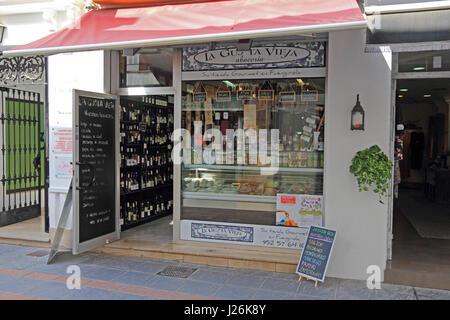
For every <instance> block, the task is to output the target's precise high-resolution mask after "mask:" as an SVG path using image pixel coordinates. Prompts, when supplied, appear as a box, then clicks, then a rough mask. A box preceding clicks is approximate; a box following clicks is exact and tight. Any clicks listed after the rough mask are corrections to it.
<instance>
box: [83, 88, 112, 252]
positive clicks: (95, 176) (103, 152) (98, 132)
mask: <svg viewBox="0 0 450 320" xmlns="http://www.w3.org/2000/svg"><path fill="white" fill-rule="evenodd" d="M78 103H79V104H78V105H79V111H78V112H79V113H78V114H79V115H78V124H79V127H78V128H77V129H78V134H79V139H78V144H79V145H78V154H79V156H78V159H79V161H78V163H77V164H76V165H77V166H79V183H78V186H76V187H77V190H79V198H78V209H79V210H78V211H79V220H78V221H79V229H78V230H79V242H80V243H82V242H85V241H88V240H92V239H94V238H97V237H101V236H103V235H107V234H110V233H112V232H114V231H115V228H116V221H115V220H116V201H115V196H116V193H115V190H116V179H115V176H116V169H115V158H116V150H115V121H116V119H115V100H113V99H104V98H94V97H85V96H79V101H78Z"/></svg>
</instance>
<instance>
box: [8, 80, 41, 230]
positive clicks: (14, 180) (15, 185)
mask: <svg viewBox="0 0 450 320" xmlns="http://www.w3.org/2000/svg"><path fill="white" fill-rule="evenodd" d="M0 112H1V116H0V120H1V130H0V135H1V138H0V143H1V146H2V147H1V153H2V155H1V159H0V160H1V161H0V174H1V180H0V181H1V185H0V188H1V190H0V208H1V212H0V226H4V225H8V224H12V223H16V222H20V221H24V220H28V219H31V218H34V217H38V216H40V215H41V190H42V188H43V187H44V182H43V180H42V176H43V174H42V173H41V171H42V168H43V160H44V158H45V156H44V155H43V152H44V151H43V149H44V133H43V128H42V127H41V123H42V121H41V118H42V116H43V104H42V102H41V97H40V94H39V93H35V92H29V91H23V90H18V89H12V88H3V87H0ZM41 154H42V156H41Z"/></svg>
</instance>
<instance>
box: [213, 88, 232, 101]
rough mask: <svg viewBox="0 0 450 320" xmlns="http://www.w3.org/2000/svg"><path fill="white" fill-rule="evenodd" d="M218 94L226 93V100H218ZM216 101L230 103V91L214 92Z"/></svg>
mask: <svg viewBox="0 0 450 320" xmlns="http://www.w3.org/2000/svg"><path fill="white" fill-rule="evenodd" d="M220 93H226V94H227V96H228V97H227V99H222V98H219V95H220ZM216 101H217V102H231V91H230V90H217V91H216Z"/></svg>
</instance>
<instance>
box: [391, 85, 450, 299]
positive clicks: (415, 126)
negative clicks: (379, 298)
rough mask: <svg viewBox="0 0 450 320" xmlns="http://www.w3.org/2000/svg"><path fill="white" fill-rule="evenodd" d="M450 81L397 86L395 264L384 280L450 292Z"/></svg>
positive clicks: (394, 212)
mask: <svg viewBox="0 0 450 320" xmlns="http://www.w3.org/2000/svg"><path fill="white" fill-rule="evenodd" d="M449 103H450V79H448V78H431V79H427V78H422V79H399V80H397V82H396V103H395V106H396V113H395V118H396V132H395V133H396V135H395V152H394V157H395V170H394V200H393V242H392V260H391V261H390V263H389V264H390V265H389V268H388V269H387V271H386V273H385V281H386V282H392V283H399V284H405V285H415V286H421V287H429V288H439V289H447V290H449V289H450V131H449V122H450V110H449Z"/></svg>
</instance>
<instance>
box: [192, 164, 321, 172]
mask: <svg viewBox="0 0 450 320" xmlns="http://www.w3.org/2000/svg"><path fill="white" fill-rule="evenodd" d="M184 168H186V169H205V171H206V170H209V169H214V170H233V171H237V170H243V171H259V170H260V169H263V168H264V169H265V170H270V167H257V166H239V165H238V166H234V165H221V164H185V165H184ZM278 172H282V173H285V172H287V173H289V172H290V173H306V174H314V173H323V168H290V167H279V168H278Z"/></svg>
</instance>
